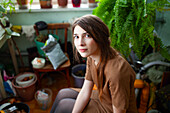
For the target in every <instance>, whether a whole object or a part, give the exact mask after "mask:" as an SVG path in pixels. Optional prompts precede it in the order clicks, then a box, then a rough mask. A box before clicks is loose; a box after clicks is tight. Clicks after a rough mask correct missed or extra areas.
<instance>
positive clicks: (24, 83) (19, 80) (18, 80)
mask: <svg viewBox="0 0 170 113" xmlns="http://www.w3.org/2000/svg"><path fill="white" fill-rule="evenodd" d="M35 76H36V75H35V74H34V73H23V74H20V76H18V77H17V78H16V83H17V84H18V85H19V86H21V87H26V86H28V85H30V84H31V83H32V82H33V81H34V79H35ZM28 77H31V78H30V80H27V81H23V79H24V78H28Z"/></svg>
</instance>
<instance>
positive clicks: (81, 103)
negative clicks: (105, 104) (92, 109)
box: [72, 80, 94, 113]
mask: <svg viewBox="0 0 170 113" xmlns="http://www.w3.org/2000/svg"><path fill="white" fill-rule="evenodd" d="M93 85H94V84H93V82H92V81H89V80H85V81H84V84H83V87H82V89H81V91H80V93H79V95H78V97H77V99H76V103H75V105H74V108H73V111H72V113H81V112H82V111H83V109H84V108H85V106H86V105H87V103H88V102H89V99H90V96H91V92H92V89H93Z"/></svg>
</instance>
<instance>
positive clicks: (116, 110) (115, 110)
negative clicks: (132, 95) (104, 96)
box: [113, 105, 126, 113]
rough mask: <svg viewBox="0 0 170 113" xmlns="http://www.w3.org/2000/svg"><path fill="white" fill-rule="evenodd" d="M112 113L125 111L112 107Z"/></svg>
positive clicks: (124, 111)
mask: <svg viewBox="0 0 170 113" xmlns="http://www.w3.org/2000/svg"><path fill="white" fill-rule="evenodd" d="M113 113H126V110H120V109H117V108H116V107H114V105H113Z"/></svg>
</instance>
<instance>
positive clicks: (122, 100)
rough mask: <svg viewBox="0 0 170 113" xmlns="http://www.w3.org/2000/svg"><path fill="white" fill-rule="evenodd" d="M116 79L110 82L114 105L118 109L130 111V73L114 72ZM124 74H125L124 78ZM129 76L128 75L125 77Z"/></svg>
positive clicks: (113, 78)
mask: <svg viewBox="0 0 170 113" xmlns="http://www.w3.org/2000/svg"><path fill="white" fill-rule="evenodd" d="M113 74H114V77H112V78H111V79H110V80H109V90H110V92H111V99H112V104H113V105H114V106H115V107H116V108H117V109H122V110H123V109H128V106H129V98H130V76H131V75H129V72H127V73H124V72H120V71H117V72H114V73H113ZM122 74H124V75H123V76H122ZM125 74H127V75H125Z"/></svg>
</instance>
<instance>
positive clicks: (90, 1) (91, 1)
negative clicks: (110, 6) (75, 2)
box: [88, 0, 97, 8]
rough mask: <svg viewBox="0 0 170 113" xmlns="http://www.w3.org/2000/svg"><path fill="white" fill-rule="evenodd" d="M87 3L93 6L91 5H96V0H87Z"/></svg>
mask: <svg viewBox="0 0 170 113" xmlns="http://www.w3.org/2000/svg"><path fill="white" fill-rule="evenodd" d="M88 3H89V7H91V8H93V7H97V2H95V0H88Z"/></svg>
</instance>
